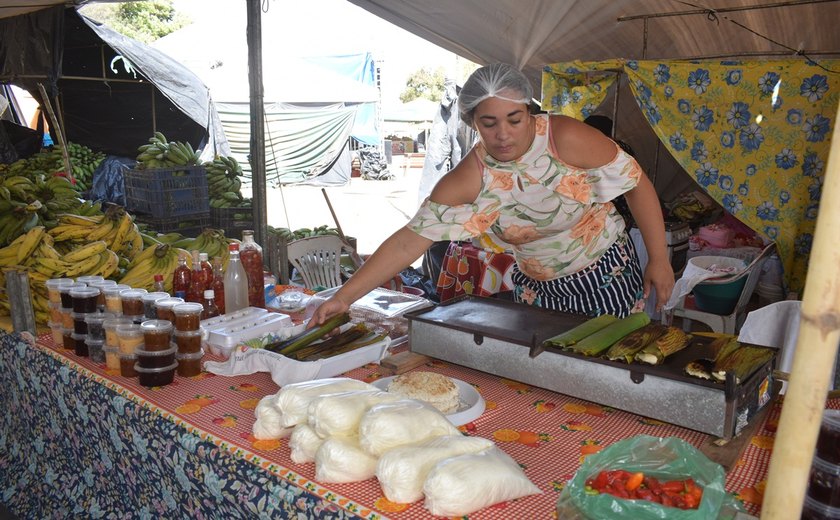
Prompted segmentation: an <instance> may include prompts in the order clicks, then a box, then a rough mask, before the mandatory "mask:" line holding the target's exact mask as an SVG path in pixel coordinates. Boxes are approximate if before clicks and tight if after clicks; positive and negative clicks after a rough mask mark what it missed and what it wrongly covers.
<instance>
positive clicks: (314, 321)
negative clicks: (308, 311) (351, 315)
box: [306, 295, 350, 329]
mask: <svg viewBox="0 0 840 520" xmlns="http://www.w3.org/2000/svg"><path fill="white" fill-rule="evenodd" d="M349 310H350V304H348V303H346V302H344V301H343V300H342V299H341V298H339V297H338V295H335V296H333V297H331V298H330V299H328V300H326V301H325V302H324V303H322V304H321V305H319V306H318V308H317V309H315V313H314V314H313V315H312V318H311V319H310V320H309V323H307V324H306V328H307V329H311V328H312V327H317V326H320V325H323V324H324V323H325V322H326V321H327V320H328V319H330V318H332V317H333V316H335V315H337V314H341V313H343V312H347V311H349Z"/></svg>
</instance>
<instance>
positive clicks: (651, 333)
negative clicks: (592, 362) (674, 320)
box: [606, 323, 668, 363]
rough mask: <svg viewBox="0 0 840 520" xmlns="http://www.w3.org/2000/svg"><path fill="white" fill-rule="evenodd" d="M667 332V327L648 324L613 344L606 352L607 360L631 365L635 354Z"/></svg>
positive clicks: (659, 324) (658, 324)
mask: <svg viewBox="0 0 840 520" xmlns="http://www.w3.org/2000/svg"><path fill="white" fill-rule="evenodd" d="M667 330H668V327H666V326H665V325H662V324H661V323H648V324H647V325H645V326H644V327H642V328H641V329H637V330H634V331H633V332H631V333H630V334H628V335H626V336H624V337H623V338H621V339H620V340H618V341H616V342H615V343H613V346H611V347H610V349H609V350H608V351H607V354H606V355H607V359H609V360H610V361H624V362H626V363H632V362H633V359H634V357H635V356H636V353H637V352H639V351H640V350H642V349H643V348H645V347H646V346H648V344H650V343H651V342H653V341H655V340H656V339H657V338H659V337H660V336H662V335H663V334H665V332H666V331H667Z"/></svg>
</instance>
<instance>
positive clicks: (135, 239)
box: [48, 206, 144, 260]
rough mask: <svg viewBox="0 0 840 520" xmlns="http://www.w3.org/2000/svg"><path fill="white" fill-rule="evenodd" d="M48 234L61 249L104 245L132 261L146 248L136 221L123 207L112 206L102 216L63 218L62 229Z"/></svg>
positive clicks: (60, 216) (54, 229)
mask: <svg viewBox="0 0 840 520" xmlns="http://www.w3.org/2000/svg"><path fill="white" fill-rule="evenodd" d="M48 232H49V234H50V235H51V236H52V237H53V238H54V239H55V241H56V243H57V247H59V249H62V248H63V246H64V243H65V242H67V243H70V244H78V243H83V244H87V243H90V242H96V241H102V242H104V243H105V245H106V246H107V248H108V249H110V250H111V251H113V252H114V253H116V254H117V255H120V256H124V257H126V258H128V259H129V260H131V259H133V258H134V257H136V256H137V255H138V254H140V252H141V251H143V248H144V242H143V237H142V235H141V234H140V230H139V229H138V228H137V225H136V224H135V223H134V219H133V218H132V216H131V215H130V214H129V213H128V212H127V211H125V209H124V208H122V207H120V206H110V207H109V208H108V209H107V210H106V211H105V213H104V214H102V215H100V216H90V217H88V216H82V215H75V214H62V215H59V217H58V225H56V226H55V227H53V228H51V229H50V230H49V231H48ZM71 248H72V246H71Z"/></svg>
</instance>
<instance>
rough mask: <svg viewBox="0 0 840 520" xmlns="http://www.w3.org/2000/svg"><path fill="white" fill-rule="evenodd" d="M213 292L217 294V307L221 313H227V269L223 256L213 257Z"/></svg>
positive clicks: (211, 286) (211, 285)
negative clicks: (223, 262) (223, 263)
mask: <svg viewBox="0 0 840 520" xmlns="http://www.w3.org/2000/svg"><path fill="white" fill-rule="evenodd" d="M210 288H211V289H213V294H214V295H215V296H216V307H218V308H219V314H224V313H225V270H224V266H223V265H222V258H221V257H218V256H214V257H213V282H212V283H211V284H210Z"/></svg>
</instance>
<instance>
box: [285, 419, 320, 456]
mask: <svg viewBox="0 0 840 520" xmlns="http://www.w3.org/2000/svg"><path fill="white" fill-rule="evenodd" d="M323 443H324V439H322V438H321V437H319V436H318V434H317V433H315V430H313V429H312V428H311V427H310V426H309V425H308V424H298V425H297V426H295V428H294V430H292V436H291V437H289V449H291V450H292V455H291V456H292V461H294V462H297V463H298V464H305V463H307V462H312V461H314V460H315V453H316V452H317V451H318V448H320V447H321V444H323Z"/></svg>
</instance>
